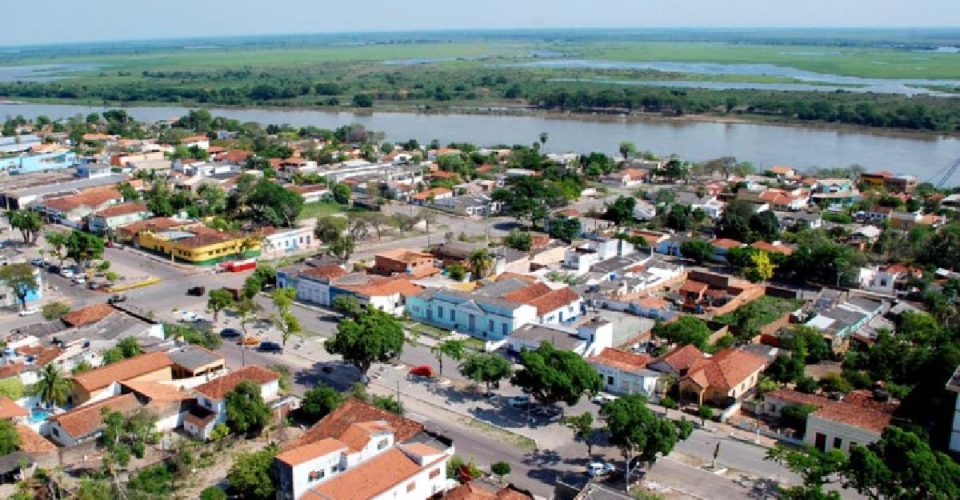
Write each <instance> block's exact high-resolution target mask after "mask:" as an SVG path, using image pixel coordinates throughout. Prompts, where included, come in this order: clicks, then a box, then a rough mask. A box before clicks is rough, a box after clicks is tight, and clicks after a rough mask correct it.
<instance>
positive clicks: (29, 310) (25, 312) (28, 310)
mask: <svg viewBox="0 0 960 500" xmlns="http://www.w3.org/2000/svg"><path fill="white" fill-rule="evenodd" d="M38 312H40V309H39V308H37V307H35V306H30V307H25V308H23V309H21V310H20V316H33V315H34V314H37V313H38Z"/></svg>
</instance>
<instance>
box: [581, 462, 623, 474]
mask: <svg viewBox="0 0 960 500" xmlns="http://www.w3.org/2000/svg"><path fill="white" fill-rule="evenodd" d="M616 470H617V468H616V467H614V466H613V464H608V463H603V462H590V463H589V464H588V465H587V475H588V476H590V477H596V476H603V475H606V474H610V473H612V472H614V471H616Z"/></svg>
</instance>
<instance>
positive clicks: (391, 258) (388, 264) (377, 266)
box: [370, 248, 440, 278]
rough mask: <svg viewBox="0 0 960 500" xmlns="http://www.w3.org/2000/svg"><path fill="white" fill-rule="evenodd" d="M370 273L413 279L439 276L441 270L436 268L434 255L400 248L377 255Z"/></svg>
mask: <svg viewBox="0 0 960 500" xmlns="http://www.w3.org/2000/svg"><path fill="white" fill-rule="evenodd" d="M370 272H372V273H376V274H380V275H383V276H393V275H397V274H403V275H407V276H410V277H413V278H425V277H427V276H433V275H434V274H438V273H439V272H440V269H438V268H437V267H436V266H434V257H433V255H431V254H429V253H426V252H415V251H413V250H407V249H405V248H398V249H395V250H388V251H386V252H381V253H378V254H376V255H375V256H374V261H373V266H372V267H371V268H370Z"/></svg>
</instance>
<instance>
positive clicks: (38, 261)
mask: <svg viewBox="0 0 960 500" xmlns="http://www.w3.org/2000/svg"><path fill="white" fill-rule="evenodd" d="M30 264H32V265H34V266H37V267H42V266H43V259H41V258H40V257H37V258H35V259H30Z"/></svg>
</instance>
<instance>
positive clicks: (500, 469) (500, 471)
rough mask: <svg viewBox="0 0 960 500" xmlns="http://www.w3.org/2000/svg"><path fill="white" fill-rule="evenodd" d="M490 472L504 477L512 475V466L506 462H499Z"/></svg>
mask: <svg viewBox="0 0 960 500" xmlns="http://www.w3.org/2000/svg"><path fill="white" fill-rule="evenodd" d="M490 472H492V473H494V474H496V475H498V476H500V477H503V476H506V475H507V474H509V473H510V464H508V463H506V462H497V463H495V464H493V465H491V466H490Z"/></svg>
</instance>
